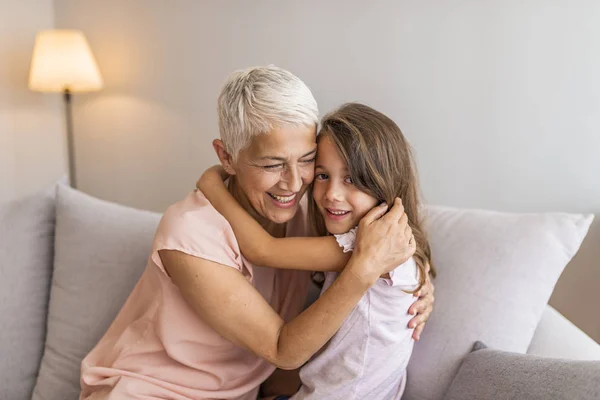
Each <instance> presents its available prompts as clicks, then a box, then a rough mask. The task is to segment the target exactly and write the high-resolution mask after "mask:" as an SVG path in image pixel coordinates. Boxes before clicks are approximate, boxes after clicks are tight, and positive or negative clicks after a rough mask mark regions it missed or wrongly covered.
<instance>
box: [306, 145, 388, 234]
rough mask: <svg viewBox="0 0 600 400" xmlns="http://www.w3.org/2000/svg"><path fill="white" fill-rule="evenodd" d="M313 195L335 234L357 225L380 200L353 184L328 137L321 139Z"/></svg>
mask: <svg viewBox="0 0 600 400" xmlns="http://www.w3.org/2000/svg"><path fill="white" fill-rule="evenodd" d="M313 198H314V200H315V203H316V204H317V207H318V208H319V212H320V213H321V215H323V220H324V221H325V226H326V227H327V231H328V232H329V233H333V234H340V233H346V232H348V231H349V230H350V229H352V228H354V227H355V226H356V225H358V222H359V221H360V219H361V218H362V217H363V216H364V215H365V214H366V213H367V212H369V210H370V209H371V208H373V207H375V206H376V205H377V203H378V201H377V199H375V198H374V197H372V196H370V195H369V194H367V193H365V192H361V191H360V190H358V189H357V188H356V187H355V186H354V185H353V184H352V180H351V178H350V174H349V172H348V167H347V166H346V163H345V162H344V160H343V158H342V157H341V156H340V153H339V152H338V149H337V146H336V145H335V143H334V142H333V140H332V139H331V138H330V137H329V136H324V137H322V138H321V139H320V140H319V151H318V154H317V162H316V167H315V182H314V185H313Z"/></svg>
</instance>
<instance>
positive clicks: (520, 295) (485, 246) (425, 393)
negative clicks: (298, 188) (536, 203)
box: [403, 207, 593, 400]
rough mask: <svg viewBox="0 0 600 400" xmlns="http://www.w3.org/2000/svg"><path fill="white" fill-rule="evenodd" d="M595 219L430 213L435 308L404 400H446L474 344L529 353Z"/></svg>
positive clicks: (437, 209) (417, 346)
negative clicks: (565, 271) (556, 289)
mask: <svg viewBox="0 0 600 400" xmlns="http://www.w3.org/2000/svg"><path fill="white" fill-rule="evenodd" d="M592 219H593V216H592V215H581V214H565V213H545V214H515V213H501V212H494V211H483V210H468V209H453V208H447V207H427V215H426V227H427V230H428V232H429V237H430V242H431V249H432V253H433V261H434V263H435V265H436V266H437V268H438V277H437V279H436V280H435V282H434V283H435V287H436V292H435V296H436V303H435V309H434V311H433V313H432V314H431V317H430V319H429V321H428V323H427V327H426V328H425V330H424V331H423V335H422V336H421V340H420V341H419V342H417V343H416V344H415V347H414V351H413V354H412V357H411V360H410V362H409V364H408V381H407V386H406V392H405V394H404V397H403V398H404V399H406V400H424V399H428V400H433V399H440V398H442V397H443V396H444V393H445V392H446V391H447V390H448V387H449V386H450V383H451V381H452V378H454V376H455V374H456V371H458V367H459V366H460V362H461V360H462V359H463V358H464V357H465V356H466V355H467V354H469V351H470V350H471V347H472V345H473V342H475V341H476V340H483V341H485V342H486V343H489V345H490V346H492V347H494V348H497V349H499V350H504V351H512V352H517V353H525V352H526V351H527V348H528V347H529V344H530V343H531V340H532V338H533V334H534V332H535V329H536V326H537V324H538V322H539V321H540V319H541V317H542V313H543V311H544V309H545V307H546V304H547V303H548V299H549V298H550V295H551V293H552V290H553V288H554V285H555V284H556V281H557V280H558V278H559V276H560V274H561V273H562V271H563V269H564V268H565V266H566V265H567V263H568V262H569V261H570V260H571V258H572V257H573V256H574V255H575V253H576V252H577V250H578V249H579V246H580V245H581V242H582V241H583V239H584V237H585V235H586V233H587V231H588V228H589V226H590V223H591V221H592Z"/></svg>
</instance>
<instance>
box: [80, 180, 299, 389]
mask: <svg viewBox="0 0 600 400" xmlns="http://www.w3.org/2000/svg"><path fill="white" fill-rule="evenodd" d="M301 204H302V203H301ZM304 210H305V207H303V204H302V205H301V207H300V210H299V212H298V213H297V214H296V216H295V217H294V218H293V219H292V220H291V221H290V222H288V223H287V227H286V236H304V235H305V233H306V229H307V224H306V214H305V212H304ZM161 249H171V250H178V251H181V252H184V253H186V254H189V255H192V256H195V257H199V258H203V259H206V260H209V261H213V262H216V263H219V264H221V265H223V266H226V267H231V268H235V269H237V270H238V271H240V273H241V274H243V275H244V276H245V277H246V279H247V280H248V281H249V282H250V283H251V284H252V285H253V286H254V287H255V288H256V290H257V291H258V292H260V294H261V295H262V296H263V297H264V298H265V300H266V301H267V302H269V304H270V305H271V306H272V307H273V309H274V310H275V311H276V312H277V313H279V315H281V317H282V318H283V319H284V320H286V321H289V320H290V319H292V318H294V317H295V316H296V315H297V314H299V313H300V311H301V310H302V307H303V306H304V302H305V300H306V292H307V289H308V284H309V281H310V275H309V273H308V272H305V271H292V270H278V269H272V268H266V267H259V266H256V265H252V264H250V263H249V262H248V261H247V260H246V259H245V258H244V256H243V255H242V254H241V252H240V249H239V247H238V244H237V241H236V239H235V236H234V234H233V230H232V229H231V226H230V225H229V223H228V222H227V220H226V219H225V218H224V217H223V216H222V215H220V214H219V213H218V212H217V211H216V210H215V209H214V208H213V207H212V205H211V204H210V202H209V201H208V200H207V199H206V198H205V197H204V195H203V194H202V192H200V191H198V190H196V191H194V192H192V193H190V194H188V195H187V196H186V197H185V199H183V200H182V201H180V202H178V203H175V204H173V205H172V206H170V207H169V208H168V209H167V211H166V212H165V214H164V215H163V217H162V219H161V221H160V224H159V226H158V228H157V231H156V235H155V238H154V242H153V246H152V253H151V255H150V257H149V258H148V262H147V266H146V269H145V271H144V272H143V274H142V276H141V277H140V279H139V281H138V283H137V285H136V286H135V288H134V290H133V292H132V293H131V294H130V296H129V298H128V299H127V301H126V302H125V304H124V305H123V308H122V309H121V311H120V312H119V314H118V315H117V317H116V319H115V320H114V321H113V323H112V325H111V326H110V327H109V329H108V331H107V332H106V333H105V335H104V336H103V337H102V339H101V340H100V342H99V343H98V344H97V345H96V347H95V348H94V349H93V350H92V351H91V352H90V353H89V354H88V355H87V356H86V357H85V358H84V360H83V362H82V366H81V387H82V391H81V396H80V398H81V399H155V398H156V399H165V398H168V399H176V400H189V399H232V400H233V399H234V400H250V399H252V400H254V399H256V396H257V393H258V387H259V385H260V384H261V383H262V382H263V381H264V380H265V379H266V378H267V377H269V375H270V374H271V373H272V372H273V371H274V369H275V367H274V366H273V365H271V364H269V363H268V362H267V361H265V360H263V359H262V358H260V357H258V356H257V355H255V354H254V353H252V352H250V351H248V350H245V349H243V348H240V347H238V346H236V345H235V344H233V343H231V342H230V341H228V340H226V339H225V338H223V337H222V336H221V335H219V334H218V333H217V332H215V331H214V330H213V329H212V328H211V327H210V326H209V325H208V324H206V323H205V322H204V321H203V320H202V319H201V318H200V317H199V316H198V314H197V313H196V312H195V311H194V310H193V309H192V307H191V306H190V305H189V304H188V303H187V302H186V301H185V300H184V299H183V297H182V296H181V294H180V292H179V289H178V288H177V287H176V286H175V285H174V284H173V282H172V281H171V279H170V277H169V276H168V275H167V273H166V272H165V269H164V267H163V265H162V263H161V260H160V257H159V255H158V251H159V250H161Z"/></svg>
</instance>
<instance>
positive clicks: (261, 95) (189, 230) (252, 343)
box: [81, 67, 433, 400]
mask: <svg viewBox="0 0 600 400" xmlns="http://www.w3.org/2000/svg"><path fill="white" fill-rule="evenodd" d="M218 111H219V129H220V133H221V140H215V141H214V142H213V145H214V148H215V151H216V153H217V156H218V157H219V159H220V161H221V164H222V165H223V167H224V168H225V170H226V171H227V172H228V173H229V174H230V175H232V178H231V179H230V180H229V190H230V192H231V193H232V194H233V195H234V197H235V199H236V200H237V201H238V202H239V203H240V204H241V205H242V206H243V207H244V208H245V209H246V210H247V211H248V212H249V213H251V215H252V216H253V217H254V218H255V219H256V220H257V221H258V222H259V223H260V224H261V225H262V226H263V227H264V228H265V229H267V230H268V231H269V233H271V234H272V235H274V236H278V237H284V236H286V237H289V236H305V235H307V223H306V214H305V210H304V206H303V202H302V197H303V196H304V193H305V192H306V189H307V188H308V186H309V185H310V183H311V182H312V180H313V169H314V159H315V152H316V142H315V139H316V125H317V115H318V111H317V104H316V101H315V100H314V98H313V96H312V94H311V92H310V90H309V89H308V87H306V85H305V84H304V83H303V82H302V81H301V80H300V79H298V78H297V77H295V76H294V75H292V74H291V73H289V72H287V71H285V70H282V69H279V68H276V67H266V68H252V69H248V70H245V71H240V72H236V73H234V74H232V75H231V76H230V78H229V80H228V81H227V83H226V84H225V86H224V88H223V90H222V92H221V95H220V97H219V105H218ZM273 165H277V167H276V168H273ZM386 211H387V207H385V206H379V207H376V208H375V209H373V210H371V212H369V214H367V215H366V216H365V217H364V218H363V219H362V220H361V223H360V225H359V235H358V238H357V243H356V248H355V251H354V252H353V253H352V255H351V258H349V259H347V258H345V257H346V256H344V255H342V254H341V250H340V257H339V259H340V260H342V261H344V263H345V265H341V264H342V263H340V265H319V258H318V257H315V263H314V264H313V265H306V268H305V271H296V270H289V269H288V270H286V269H273V268H267V267H259V266H256V265H252V264H251V263H250V262H249V261H248V260H246V259H245V258H244V256H243V255H242V254H241V252H240V249H239V247H238V244H237V242H236V239H235V236H234V234H233V231H232V229H231V227H230V225H229V224H228V223H227V221H226V220H225V219H224V218H223V216H221V215H220V214H219V213H218V212H217V211H216V210H215V209H214V208H213V207H212V206H211V204H210V203H209V202H208V201H207V199H206V198H205V197H204V195H203V194H202V193H201V192H200V191H194V192H192V193H190V194H188V196H187V197H186V198H185V199H183V200H182V201H180V202H178V203H175V204H173V205H172V206H170V207H169V208H168V209H167V211H166V212H165V214H164V216H163V218H162V220H161V222H160V224H159V226H158V229H157V232H156V236H155V239H154V243H153V248H152V253H151V255H150V257H149V259H148V264H147V267H146V270H145V271H144V273H143V275H142V277H141V278H140V280H139V282H138V284H137V286H136V287H135V289H134V290H133V292H132V293H131V295H130V296H129V298H128V300H127V301H126V302H125V304H124V306H123V308H122V310H121V312H120V313H119V315H118V316H117V318H116V319H115V321H114V322H113V323H112V325H111V326H110V328H109V329H108V331H107V332H106V334H105V335H104V337H103V338H102V339H101V340H100V342H99V343H98V344H97V345H96V347H95V348H94V349H93V350H92V351H91V352H90V354H88V355H87V356H86V358H85V359H84V360H83V362H82V375H81V384H82V392H81V398H82V399H150V398H153V399H181V400H184V399H185V400H189V399H236V400H250V399H256V397H257V395H258V391H259V387H260V385H261V383H263V382H264V381H265V380H266V379H267V378H269V376H271V374H273V372H274V370H275V369H276V367H278V368H281V369H283V370H292V369H295V368H298V367H300V366H301V365H302V364H303V363H305V362H306V361H307V360H308V359H309V358H310V357H311V356H312V355H313V354H315V353H316V352H317V351H318V350H319V349H320V348H321V347H322V346H323V345H324V344H325V343H326V342H327V341H328V340H329V339H330V338H331V337H332V335H333V334H334V333H335V332H336V331H337V330H338V329H339V328H340V326H341V324H342V323H343V321H344V319H345V318H346V316H348V314H349V313H350V312H351V311H352V309H353V308H354V306H355V305H356V304H357V302H358V301H359V300H360V299H361V297H362V296H363V294H364V293H365V292H366V291H367V290H368V289H369V288H370V287H371V286H372V285H373V284H374V283H375V282H376V281H377V279H378V277H380V276H381V275H383V274H386V273H388V272H389V271H391V270H393V269H394V268H396V267H397V266H398V265H399V264H402V263H403V262H404V261H406V260H407V259H408V258H409V257H411V256H412V253H413V252H414V241H412V235H411V233H410V228H408V227H407V224H406V217H405V216H404V217H403V213H404V211H403V208H402V206H401V204H400V202H399V201H397V202H396V204H394V206H393V207H392V208H391V210H390V211H389V212H388V213H387V214H385V212H386ZM384 214H385V215H384ZM329 259H331V258H329ZM313 270H322V271H327V270H342V272H341V274H340V276H339V278H338V279H337V280H336V281H335V283H334V284H333V285H332V286H331V287H330V288H329V290H327V292H326V293H325V294H323V295H322V296H321V297H320V298H319V299H318V300H317V301H316V302H315V303H313V304H312V305H311V306H310V307H309V308H307V309H306V310H304V311H302V309H303V305H304V303H305V300H306V291H307V288H308V284H309V280H310V275H309V271H313ZM425 292H428V294H427V295H426V296H425V297H424V298H422V299H420V300H419V301H418V302H417V303H416V304H415V305H414V306H413V307H414V309H416V310H418V311H419V312H420V315H418V316H417V317H416V319H415V320H414V321H413V323H415V324H420V326H418V327H417V329H416V331H417V332H418V331H420V329H422V323H424V320H425V319H426V318H427V316H428V315H429V312H430V311H431V304H432V302H433V297H432V295H431V294H430V293H431V288H430V287H429V286H428V287H426V288H425ZM417 335H418V333H417Z"/></svg>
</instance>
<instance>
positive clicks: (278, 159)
mask: <svg viewBox="0 0 600 400" xmlns="http://www.w3.org/2000/svg"><path fill="white" fill-rule="evenodd" d="M316 152H317V149H316V148H315V149H314V150H312V151H309V152H308V153H306V154H304V155H302V156H300V158H304V157H308V156H310V155H312V154H314V153H316ZM260 159H261V160H274V161H287V158H284V157H275V156H264V157H261V158H260Z"/></svg>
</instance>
